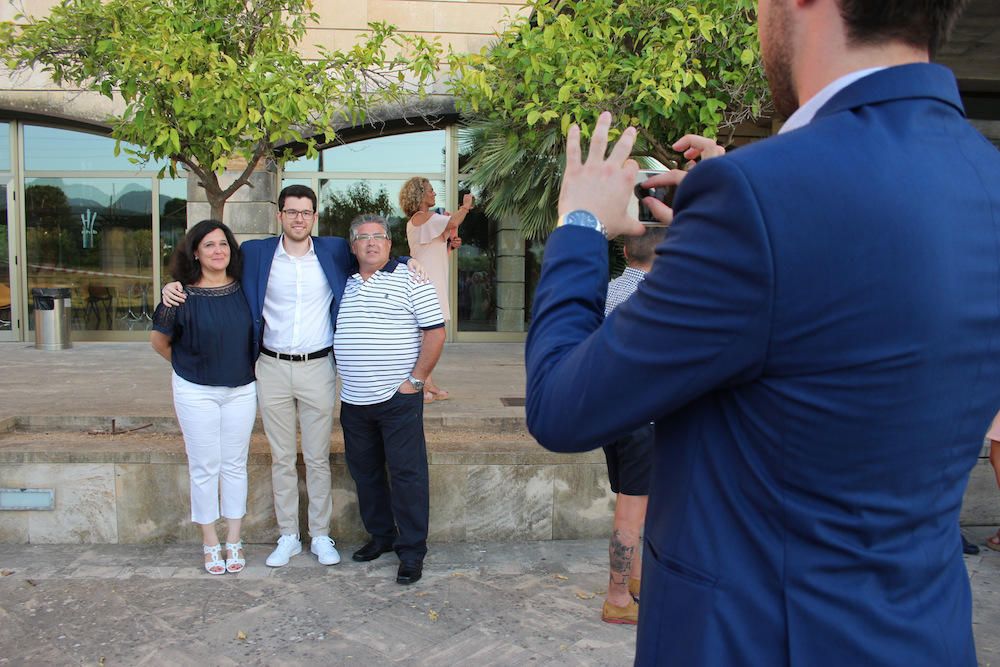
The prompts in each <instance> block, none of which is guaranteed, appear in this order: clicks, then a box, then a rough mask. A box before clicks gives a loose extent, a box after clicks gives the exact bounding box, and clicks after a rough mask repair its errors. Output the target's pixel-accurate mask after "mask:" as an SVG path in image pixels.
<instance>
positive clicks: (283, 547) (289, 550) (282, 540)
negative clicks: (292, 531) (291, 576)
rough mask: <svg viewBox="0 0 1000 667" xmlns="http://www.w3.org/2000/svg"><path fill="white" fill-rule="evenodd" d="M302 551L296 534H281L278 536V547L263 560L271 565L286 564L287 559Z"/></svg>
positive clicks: (279, 565)
mask: <svg viewBox="0 0 1000 667" xmlns="http://www.w3.org/2000/svg"><path fill="white" fill-rule="evenodd" d="M300 553H302V543H301V542H299V536H298V535H282V536H281V537H279V538H278V548H277V549H275V550H274V551H272V552H271V555H270V556H268V557H267V560H266V561H264V562H265V563H267V564H268V565H270V566H271V567H281V566H282V565H288V559H289V558H291V557H292V556H295V555H297V554H300Z"/></svg>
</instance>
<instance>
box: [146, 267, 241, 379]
mask: <svg viewBox="0 0 1000 667" xmlns="http://www.w3.org/2000/svg"><path fill="white" fill-rule="evenodd" d="M184 291H185V293H187V300H186V301H185V302H184V303H183V304H181V305H180V306H177V307H176V308H170V307H167V306H165V305H164V304H162V303H161V304H160V305H159V306H157V307H156V312H155V313H154V314H153V329H155V330H156V331H159V332H160V333H163V334H166V335H167V336H170V340H171V355H170V360H171V361H170V362H171V365H173V367H174V372H175V373H177V374H178V375H179V376H181V377H182V378H184V379H185V380H187V381H188V382H193V383H195V384H204V385H210V386H214V387H241V386H243V385H245V384H248V383H250V382H253V381H254V372H253V368H254V360H253V322H252V320H251V317H250V307H249V306H248V305H247V301H246V298H245V297H244V296H243V290H242V289H241V288H240V284H239V282H233V283H230V284H229V285H225V286H224V287H190V286H188V287H185V288H184Z"/></svg>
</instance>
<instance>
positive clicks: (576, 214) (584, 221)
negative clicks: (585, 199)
mask: <svg viewBox="0 0 1000 667" xmlns="http://www.w3.org/2000/svg"><path fill="white" fill-rule="evenodd" d="M566 224H568V225H578V226H580V227H590V228H591V229H598V228H599V226H600V223H599V222H598V221H597V218H596V217H594V214H593V213H591V212H590V211H583V210H577V211H570V212H569V213H567V214H566Z"/></svg>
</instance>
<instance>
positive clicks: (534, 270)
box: [524, 241, 545, 331]
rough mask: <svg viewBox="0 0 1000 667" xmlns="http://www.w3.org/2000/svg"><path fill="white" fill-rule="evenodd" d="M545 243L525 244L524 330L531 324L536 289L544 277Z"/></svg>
mask: <svg viewBox="0 0 1000 667" xmlns="http://www.w3.org/2000/svg"><path fill="white" fill-rule="evenodd" d="M544 254H545V241H525V242H524V329H525V331H527V329H528V325H529V324H531V311H532V307H533V306H534V302H535V288H536V287H538V280H539V279H540V278H541V277H542V256H543V255H544Z"/></svg>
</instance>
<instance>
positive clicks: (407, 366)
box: [333, 260, 444, 405]
mask: <svg viewBox="0 0 1000 667" xmlns="http://www.w3.org/2000/svg"><path fill="white" fill-rule="evenodd" d="M443 326H444V317H443V316H442V315H441V306H440V304H439V303H438V298H437V292H436V291H435V290H434V285H433V284H431V283H424V284H422V285H416V284H414V283H413V282H412V281H411V280H410V270H409V269H407V268H406V266H405V265H403V264H400V263H399V262H397V261H395V260H389V263H388V264H386V265H385V266H384V267H382V268H381V269H379V270H378V271H376V272H375V273H374V274H372V276H371V277H369V278H368V280H362V279H361V274H360V273H355V274H354V275H353V276H351V277H350V278H348V280H347V285H346V286H345V287H344V299H343V301H342V302H341V304H340V313H339V314H338V315H337V328H336V330H335V333H334V336H333V352H334V355H336V359H337V371H338V372H339V373H340V379H341V381H342V383H343V386H342V388H341V391H340V400H341V401H343V402H345V403H349V404H351V405H373V404H375V403H382V402H384V401H388V400H389V399H390V398H392V396H393V394H395V393H396V390H397V389H399V385H401V384H403V382H405V381H406V378H408V377H409V376H410V372H411V371H412V370H413V365H414V364H415V363H416V362H417V356H418V355H419V354H420V342H421V337H422V333H421V332H422V331H423V330H427V329H437V328H438V327H443Z"/></svg>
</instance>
